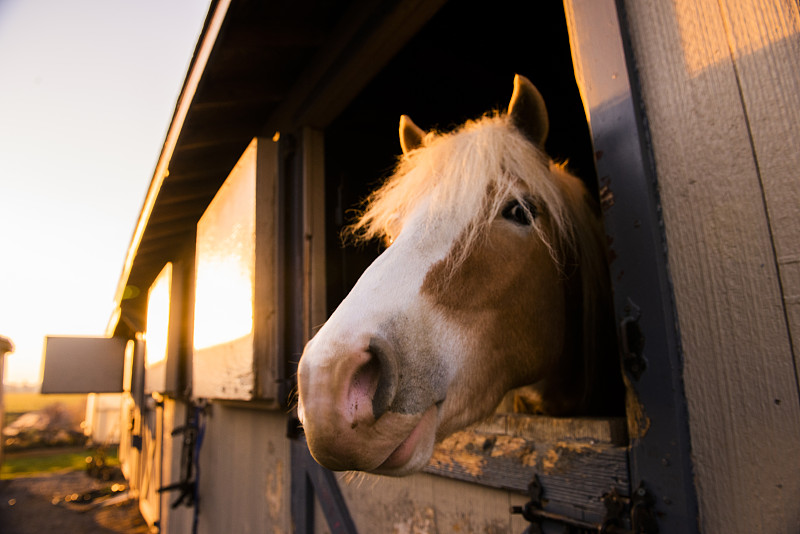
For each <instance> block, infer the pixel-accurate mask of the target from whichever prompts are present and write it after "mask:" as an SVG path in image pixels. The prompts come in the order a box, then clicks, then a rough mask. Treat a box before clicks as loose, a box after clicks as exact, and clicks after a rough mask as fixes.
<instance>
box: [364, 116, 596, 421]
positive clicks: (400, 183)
mask: <svg viewBox="0 0 800 534" xmlns="http://www.w3.org/2000/svg"><path fill="white" fill-rule="evenodd" d="M520 184H522V185H523V187H520ZM513 197H517V199H518V200H520V201H522V200H524V198H523V197H528V198H533V199H534V200H535V202H536V203H537V204H538V206H537V207H538V208H539V209H545V210H546V212H547V215H548V217H549V221H550V227H551V228H550V235H547V233H546V232H545V231H544V229H542V227H541V226H536V225H535V226H534V227H535V228H536V229H537V231H538V232H539V236H540V238H541V239H542V241H543V242H544V243H545V245H546V246H547V248H548V249H549V251H550V254H551V256H552V258H553V261H554V262H555V263H556V265H557V266H558V267H559V269H560V270H561V272H562V274H563V275H564V277H565V279H568V278H571V277H573V276H579V280H575V283H576V284H579V291H580V298H581V301H582V323H583V324H582V328H581V330H582V334H583V335H582V336H581V337H582V341H581V344H582V350H581V351H580V352H581V356H582V361H583V365H584V369H582V374H583V380H582V382H583V386H582V388H583V395H582V396H583V397H584V398H583V399H581V400H580V401H579V403H580V404H581V405H584V406H585V405H586V404H587V403H588V402H590V399H589V397H590V396H591V395H592V392H591V391H590V389H591V388H590V385H591V383H592V382H593V381H594V375H595V371H596V369H595V367H596V362H597V359H598V354H597V353H598V351H602V350H603V348H602V347H600V346H599V345H602V343H601V342H600V341H598V338H597V333H598V331H599V330H600V328H599V327H598V324H597V323H598V316H599V315H604V313H603V312H604V311H605V309H604V308H603V306H604V305H605V304H607V303H608V302H610V299H609V289H608V281H607V265H606V261H605V253H604V250H603V239H604V238H603V236H604V233H603V231H602V227H601V224H600V220H599V217H598V216H597V210H596V209H595V208H594V201H593V199H591V198H590V197H589V195H588V193H587V191H586V189H585V187H584V185H583V183H582V182H581V181H580V180H579V179H578V178H576V177H575V176H573V175H572V174H570V173H569V172H568V171H567V170H566V168H565V166H564V165H562V164H559V163H556V162H554V161H552V160H551V159H550V158H549V157H548V156H547V155H546V154H545V153H544V151H543V150H541V149H540V148H539V147H538V146H534V144H532V143H531V142H530V141H529V140H528V139H527V138H526V137H525V136H524V135H523V134H522V133H521V132H520V131H519V130H518V129H517V128H516V127H515V126H514V125H513V124H512V122H511V120H510V118H509V116H508V115H506V114H501V113H498V112H494V113H491V114H488V115H485V116H484V117H482V118H480V119H478V120H474V121H468V122H466V123H465V124H463V125H462V126H460V127H459V128H457V129H455V130H454V131H452V132H450V133H439V132H429V133H428V134H427V135H426V136H425V137H424V139H423V140H422V144H421V146H420V147H419V148H417V149H415V150H412V151H410V152H408V153H406V154H404V155H403V156H402V157H401V158H400V160H399V162H398V164H397V167H396V169H395V172H394V174H393V175H392V176H390V177H389V178H388V179H387V180H386V182H385V183H384V184H383V185H382V186H381V187H380V188H378V189H377V190H376V191H374V192H373V193H371V194H370V195H369V197H368V198H367V199H366V201H365V208H364V211H363V213H362V214H361V216H360V217H359V218H358V220H357V221H356V222H355V223H353V224H352V225H351V226H350V227H349V229H348V231H349V233H350V235H351V236H353V237H354V238H355V239H357V240H365V241H366V240H371V239H383V240H384V241H385V242H387V244H390V243H391V241H392V240H393V239H394V238H395V237H396V236H397V235H399V233H400V232H401V231H402V228H403V226H404V224H405V223H406V221H407V220H408V217H409V216H410V215H411V214H412V213H414V212H415V211H416V209H417V207H418V206H419V205H420V203H421V202H423V201H425V202H426V203H427V208H426V210H427V215H426V217H427V221H429V222H434V221H436V220H442V219H443V220H446V221H450V222H451V223H452V224H458V225H460V226H459V227H462V228H466V230H465V232H464V233H463V234H462V235H461V236H460V237H459V247H458V248H459V253H458V254H457V255H456V257H455V258H453V263H452V264H451V268H452V269H453V270H455V268H456V267H457V266H458V265H459V264H460V263H461V262H463V260H464V259H466V257H467V256H468V255H469V253H470V251H471V249H472V247H473V245H474V244H475V243H476V242H477V241H478V240H479V239H481V238H482V237H483V236H485V235H486V232H485V231H484V230H485V229H486V228H487V227H488V225H489V224H490V223H491V221H493V220H494V219H495V218H496V217H497V216H498V215H499V213H500V212H501V210H502V209H503V207H504V206H505V204H506V203H507V202H508V200H509V198H513ZM476 214H480V215H479V216H476Z"/></svg>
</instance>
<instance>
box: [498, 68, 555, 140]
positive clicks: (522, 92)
mask: <svg viewBox="0 0 800 534" xmlns="http://www.w3.org/2000/svg"><path fill="white" fill-rule="evenodd" d="M508 115H509V117H511V122H512V123H513V124H514V126H516V127H517V128H519V129H520V131H521V132H522V133H524V134H525V135H526V136H527V137H528V139H530V140H531V141H533V143H534V144H535V145H538V146H540V147H544V141H545V139H547V132H548V131H549V130H550V121H549V120H548V118H547V108H546V107H545V105H544V98H542V95H541V93H539V91H538V89H536V87H534V85H533V84H532V83H531V82H530V80H528V78H526V77H525V76H520V75H519V74H517V75H515V76H514V93H513V94H512V95H511V102H510V103H509V104H508Z"/></svg>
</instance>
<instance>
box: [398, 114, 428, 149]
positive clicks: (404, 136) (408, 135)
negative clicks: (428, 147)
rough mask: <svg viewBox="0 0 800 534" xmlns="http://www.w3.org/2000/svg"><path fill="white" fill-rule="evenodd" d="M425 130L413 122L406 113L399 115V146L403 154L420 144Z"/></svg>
mask: <svg viewBox="0 0 800 534" xmlns="http://www.w3.org/2000/svg"><path fill="white" fill-rule="evenodd" d="M424 137H425V131H424V130H423V129H422V128H420V127H419V126H417V125H416V124H414V122H413V121H412V120H411V118H410V117H409V116H408V115H401V116H400V147H401V148H402V149H403V154H408V153H409V152H411V151H412V150H414V149H415V148H419V147H420V146H421V145H422V139H423V138H424Z"/></svg>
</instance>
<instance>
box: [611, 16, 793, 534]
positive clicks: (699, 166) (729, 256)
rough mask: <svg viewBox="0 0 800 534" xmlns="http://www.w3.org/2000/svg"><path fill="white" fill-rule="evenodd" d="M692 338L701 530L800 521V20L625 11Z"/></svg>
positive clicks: (682, 316) (685, 326)
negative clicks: (799, 356) (799, 355)
mask: <svg viewBox="0 0 800 534" xmlns="http://www.w3.org/2000/svg"><path fill="white" fill-rule="evenodd" d="M624 5H625V8H626V13H627V20H628V24H629V29H630V33H631V35H630V37H631V41H632V49H633V55H634V58H635V63H636V67H637V68H638V74H639V79H640V82H641V91H642V99H643V101H644V104H645V112H646V115H647V119H648V124H649V129H650V133H651V136H652V149H653V153H654V158H655V166H656V172H657V176H658V185H659V188H660V194H661V200H662V207H663V218H664V224H665V232H666V239H667V245H668V258H669V266H670V271H671V276H672V280H673V283H674V294H675V299H676V308H677V314H678V318H677V319H678V323H679V328H680V332H681V342H682V346H683V355H684V380H685V386H686V395H687V401H688V409H689V419H690V420H689V424H690V431H691V436H692V438H691V446H692V454H693V459H694V471H695V482H696V485H697V489H698V499H699V508H700V518H699V521H700V526H701V529H702V530H703V531H704V532H796V529H797V526H798V525H800V508H798V507H797V503H798V502H800V477H798V476H797V475H798V473H799V472H800V402H798V382H797V374H796V358H795V352H796V350H797V348H798V347H800V298H798V296H800V256H799V255H798V251H800V217H798V208H800V171H798V169H800V150H798V146H800V70H798V69H797V61H798V58H800V14H798V5H797V3H796V2H794V1H791V0H784V1H781V2H768V1H758V0H674V1H672V2H663V1H660V0H646V1H642V0H629V1H626V2H624Z"/></svg>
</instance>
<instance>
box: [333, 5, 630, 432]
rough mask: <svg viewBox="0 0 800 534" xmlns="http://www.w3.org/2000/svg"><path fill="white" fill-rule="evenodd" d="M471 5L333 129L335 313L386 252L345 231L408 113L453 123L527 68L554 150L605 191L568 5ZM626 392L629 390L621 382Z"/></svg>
mask: <svg viewBox="0 0 800 534" xmlns="http://www.w3.org/2000/svg"><path fill="white" fill-rule="evenodd" d="M471 4H472V3H468V2H450V3H449V4H448V5H446V6H445V7H443V8H442V9H441V11H440V12H439V13H437V15H436V16H435V17H434V18H433V19H431V21H429V23H428V24H427V25H426V26H425V27H424V28H423V29H422V30H421V31H420V32H419V33H418V34H417V35H416V36H415V37H414V38H412V40H411V41H410V42H409V43H408V44H407V45H406V46H405V47H404V49H403V50H402V51H401V52H400V53H399V54H398V55H397V56H396V57H395V58H394V59H393V60H392V61H391V62H390V63H389V64H388V65H387V66H386V67H385V68H384V69H383V70H382V71H381V72H380V74H379V75H378V76H376V78H375V79H373V80H372V82H371V83H370V84H369V85H368V86H367V87H366V88H365V89H364V90H363V91H362V92H361V94H360V95H359V96H358V97H357V98H356V99H355V100H354V101H353V102H352V103H351V104H350V106H349V107H348V108H347V109H346V110H345V111H344V112H343V113H342V114H341V115H340V116H339V117H338V118H337V119H336V120H335V121H334V122H333V123H332V124H331V125H329V127H328V128H327V129H326V131H325V175H326V178H325V180H326V203H327V205H326V232H327V236H326V257H327V284H326V287H327V295H326V297H327V305H328V313H329V314H330V313H332V312H333V311H334V310H335V309H336V307H337V306H338V304H339V303H340V302H341V300H342V299H343V298H344V297H345V296H346V295H347V293H348V292H349V291H350V289H351V288H352V287H353V285H354V284H355V282H356V281H357V280H358V278H359V276H360V275H361V273H362V272H363V271H364V269H366V268H367V266H369V264H370V263H372V261H374V259H375V258H376V257H377V256H378V254H379V253H380V251H381V248H380V244H378V243H371V244H369V245H360V246H344V247H343V245H342V240H341V232H342V230H343V229H344V228H345V226H346V225H347V224H348V223H350V222H352V221H353V217H354V215H355V210H356V209H357V208H358V207H359V205H360V203H361V201H362V200H363V199H364V198H365V197H366V196H367V195H368V194H369V192H370V191H372V190H374V189H375V188H376V187H377V186H379V185H380V184H381V183H382V181H383V179H385V178H386V177H388V176H389V175H390V174H391V173H392V171H393V168H394V165H395V162H396V158H397V155H398V154H399V153H400V145H399V140H398V133H397V125H398V121H399V118H400V115H401V114H408V115H409V116H410V117H411V118H412V119H413V120H414V122H415V123H416V124H418V125H419V126H420V127H422V128H423V129H425V130H428V129H431V128H436V129H439V130H445V131H447V130H450V129H452V128H453V127H455V126H458V125H460V124H462V123H463V122H464V121H466V120H468V119H475V118H478V117H480V116H481V115H483V114H484V113H486V112H487V111H490V110H492V109H498V110H502V109H505V108H506V106H507V105H508V101H509V98H510V96H511V90H512V81H513V76H514V74H515V73H518V74H522V75H524V76H527V77H528V78H529V79H530V80H531V81H532V82H533V83H534V85H536V87H537V88H538V89H539V91H540V92H541V93H542V95H543V97H544V99H545V102H546V104H547V108H548V113H549V117H550V133H549V136H548V139H547V143H546V147H545V148H546V150H547V152H548V154H549V155H550V156H551V157H552V158H553V159H554V160H556V161H566V162H567V166H568V168H569V170H570V171H571V172H572V173H573V174H575V175H577V176H578V177H579V178H581V179H582V180H583V181H584V183H585V184H586V186H587V189H588V190H589V192H590V194H591V195H592V196H593V197H594V198H595V199H597V197H598V193H597V189H598V186H597V174H596V170H595V166H594V155H593V148H592V142H591V137H590V132H589V129H588V126H587V123H586V116H585V113H584V108H583V104H582V101H581V97H580V93H579V91H578V88H577V85H576V83H575V77H574V72H573V67H572V56H571V53H570V46H569V36H568V33H567V26H566V20H565V16H564V11H563V7H562V6H561V4H560V3H553V2H547V3H539V4H537V5H536V16H535V17H532V16H528V14H527V13H519V16H514V13H515V12H518V11H519V9H520V8H519V6H518V4H517V3H515V2H513V1H510V0H498V1H497V2H494V3H492V6H491V12H488V11H487V7H486V5H471ZM489 19H498V22H493V21H490V20H489ZM611 330H612V332H611V333H610V335H611V336H612V337H614V336H615V334H614V333H613V326H612V327H611ZM620 390H621V387H620ZM617 396H618V397H619V398H620V399H621V398H622V395H621V391H620V392H619V395H617ZM621 411H622V407H621V402H620V409H619V412H618V413H621ZM615 413H616V412H615ZM620 425H621V426H624V425H622V424H621V423H620Z"/></svg>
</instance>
